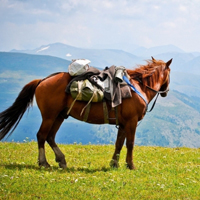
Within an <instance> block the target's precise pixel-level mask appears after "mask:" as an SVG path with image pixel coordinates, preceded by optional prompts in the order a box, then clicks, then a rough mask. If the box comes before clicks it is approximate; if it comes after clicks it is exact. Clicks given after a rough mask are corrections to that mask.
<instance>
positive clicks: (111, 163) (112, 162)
mask: <svg viewBox="0 0 200 200" xmlns="http://www.w3.org/2000/svg"><path fill="white" fill-rule="evenodd" d="M110 167H113V168H118V167H119V163H118V162H117V161H116V160H111V161H110Z"/></svg>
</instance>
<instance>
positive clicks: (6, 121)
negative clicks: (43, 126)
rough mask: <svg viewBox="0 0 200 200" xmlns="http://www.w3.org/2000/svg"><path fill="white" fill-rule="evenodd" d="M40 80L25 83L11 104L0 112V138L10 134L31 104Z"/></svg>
mask: <svg viewBox="0 0 200 200" xmlns="http://www.w3.org/2000/svg"><path fill="white" fill-rule="evenodd" d="M40 82H41V79H36V80H33V81H31V82H30V83H28V84H26V85H25V86H24V87H23V89H22V90H21V92H20V93H19V95H18V97H17V98H16V100H15V102H14V103H13V105H12V106H10V107H9V108H8V109H6V110H4V111H3V112H1V113H0V140H2V139H3V138H4V137H5V136H6V135H7V134H8V133H9V135H8V137H9V136H10V135H11V134H12V132H13V131H14V130H15V128H16V127H17V125H18V123H19V122H20V120H21V118H22V116H23V115H24V113H25V111H26V110H27V109H28V108H29V107H30V106H31V105H32V104H33V97H34V94H35V89H36V88H37V86H38V85H39V83H40Z"/></svg>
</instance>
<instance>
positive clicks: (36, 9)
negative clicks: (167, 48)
mask: <svg viewBox="0 0 200 200" xmlns="http://www.w3.org/2000/svg"><path fill="white" fill-rule="evenodd" d="M56 42H60V43H64V44H68V45H71V46H75V47H81V48H110V49H122V50H125V51H129V52H131V51H133V50H134V49H136V48H137V47H139V46H143V47H146V48H150V47H155V46H161V45H169V44H170V45H171V44H172V45H175V46H177V47H179V48H181V49H182V50H184V51H186V52H194V51H198V52H200V1H199V0H56V1H55V0H42V1H41V0H0V51H10V50H12V49H18V50H23V49H35V48H37V47H40V46H42V45H48V44H52V43H56Z"/></svg>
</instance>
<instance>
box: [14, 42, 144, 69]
mask: <svg viewBox="0 0 200 200" xmlns="http://www.w3.org/2000/svg"><path fill="white" fill-rule="evenodd" d="M12 52H20V53H28V54H36V55H50V56H56V57H59V58H63V59H67V60H70V61H71V60H72V59H78V58H86V59H89V60H90V61H91V65H92V66H96V67H99V68H105V67H106V66H111V65H117V66H120V65H123V66H125V67H128V68H130V67H133V66H134V65H135V64H136V63H140V61H141V58H139V57H137V56H135V55H133V54H131V53H128V52H125V51H122V50H115V49H83V48H77V47H72V46H69V45H65V44H61V43H54V44H49V45H45V46H41V47H39V48H37V49H34V50H12Z"/></svg>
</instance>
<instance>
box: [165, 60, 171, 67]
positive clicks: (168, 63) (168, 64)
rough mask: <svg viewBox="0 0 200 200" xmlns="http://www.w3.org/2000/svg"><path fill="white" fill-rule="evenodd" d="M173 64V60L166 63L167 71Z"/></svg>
mask: <svg viewBox="0 0 200 200" xmlns="http://www.w3.org/2000/svg"><path fill="white" fill-rule="evenodd" d="M171 63H172V59H171V60H169V61H167V62H166V69H167V68H169V66H170V64H171Z"/></svg>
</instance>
